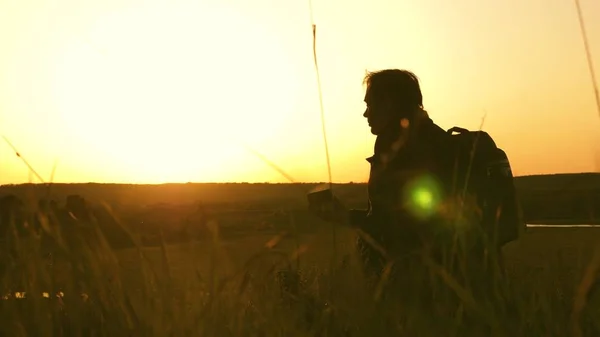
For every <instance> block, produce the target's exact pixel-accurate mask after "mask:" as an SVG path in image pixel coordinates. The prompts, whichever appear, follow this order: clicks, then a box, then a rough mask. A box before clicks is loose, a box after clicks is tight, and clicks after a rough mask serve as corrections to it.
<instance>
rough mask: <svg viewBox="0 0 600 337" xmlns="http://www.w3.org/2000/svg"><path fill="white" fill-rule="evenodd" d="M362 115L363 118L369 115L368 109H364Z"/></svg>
mask: <svg viewBox="0 0 600 337" xmlns="http://www.w3.org/2000/svg"><path fill="white" fill-rule="evenodd" d="M363 117H364V118H368V117H369V109H365V112H364V113H363Z"/></svg>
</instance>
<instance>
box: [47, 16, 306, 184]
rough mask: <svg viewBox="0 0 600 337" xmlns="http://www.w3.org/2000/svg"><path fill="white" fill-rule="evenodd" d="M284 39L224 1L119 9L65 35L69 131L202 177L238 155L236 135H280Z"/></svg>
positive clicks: (174, 175)
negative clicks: (85, 28)
mask: <svg viewBox="0 0 600 337" xmlns="http://www.w3.org/2000/svg"><path fill="white" fill-rule="evenodd" d="M280 45H281V44H280V43H278V42H277V40H276V38H275V37H274V36H273V35H272V34H270V33H269V32H268V31H267V30H265V29H261V26H260V24H259V23H257V22H252V21H251V20H250V19H249V18H246V17H242V16H240V15H237V14H236V13H235V12H233V11H231V10H228V9H227V8H225V7H221V8H217V7H206V6H200V5H198V6H185V7H183V6H180V7H175V6H168V7H164V8H163V7H154V8H136V9H130V10H127V11H121V12H118V13H115V14H112V15H110V16H105V17H104V18H103V19H102V20H99V21H97V22H96V23H95V24H94V25H93V26H92V27H91V28H90V29H89V30H88V31H86V32H85V33H81V34H80V35H77V36H72V39H71V40H70V41H69V42H68V43H65V44H64V46H63V49H62V53H61V54H60V57H59V58H58V59H57V60H56V62H55V72H54V83H53V88H54V90H55V93H54V97H55V98H56V100H57V105H58V108H59V109H60V112H61V116H62V119H63V121H62V122H63V123H64V125H65V126H66V127H67V128H68V129H69V132H70V133H72V136H73V138H72V139H73V141H74V142H81V143H82V145H84V146H89V147H91V148H94V150H95V151H99V152H101V153H103V155H106V156H107V157H106V159H107V162H111V163H115V164H114V165H119V166H120V167H121V168H122V169H126V170H129V171H134V172H136V174H139V175H141V176H143V177H144V179H146V180H152V181H167V180H168V181H190V180H202V175H203V174H204V173H207V172H208V171H211V172H215V171H217V170H221V169H222V168H223V166H231V164H232V163H235V158H233V157H234V155H235V153H238V151H239V149H238V147H239V144H240V143H246V144H248V143H249V144H253V145H256V146H260V144H262V143H265V142H269V141H270V140H271V139H273V138H274V137H276V136H277V132H278V129H279V126H280V125H281V123H283V122H284V120H285V117H286V116H285V112H286V111H287V110H289V109H291V105H292V104H293V98H294V91H295V87H294V83H293V79H294V75H293V68H292V67H291V66H290V65H289V64H288V62H287V60H288V59H289V58H288V57H287V56H286V55H285V51H284V50H282V49H281V48H280V47H279V46H280ZM205 158H210V160H209V161H207V160H206V159H205ZM182 168H185V169H182ZM226 172H227V171H224V173H226Z"/></svg>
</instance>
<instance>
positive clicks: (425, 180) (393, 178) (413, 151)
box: [312, 69, 499, 288]
mask: <svg viewBox="0 0 600 337" xmlns="http://www.w3.org/2000/svg"><path fill="white" fill-rule="evenodd" d="M364 83H365V84H366V93H365V97H364V102H365V104H366V110H365V112H364V114H363V116H364V117H365V118H366V119H367V121H368V124H369V126H370V128H371V133H373V134H374V135H375V136H377V139H376V141H375V148H374V154H373V156H372V157H370V158H367V161H368V162H369V163H370V165H371V169H370V176H369V182H368V194H369V207H368V210H366V211H364V210H351V211H346V209H345V208H344V207H343V206H342V205H341V203H340V202H339V201H338V200H337V199H335V197H333V198H332V200H333V204H332V205H331V207H329V208H323V207H321V208H318V209H317V208H315V207H312V209H313V211H314V212H315V213H317V215H318V216H320V217H321V218H322V219H324V220H328V221H333V222H343V223H346V224H349V225H351V226H352V227H355V228H358V229H359V230H360V231H359V234H360V235H359V237H358V242H357V248H358V251H359V255H360V257H361V259H362V263H363V267H364V268H365V271H366V274H367V275H368V276H375V278H374V279H375V280H379V279H380V277H381V276H382V274H385V273H388V272H390V270H391V271H392V272H391V277H392V278H393V279H404V280H406V279H407V278H411V277H414V278H416V277H417V276H416V274H415V272H413V271H412V270H413V268H415V267H416V268H417V269H419V268H420V270H421V271H423V270H425V269H427V268H423V266H424V265H426V264H427V263H424V262H425V261H428V262H429V263H430V264H431V263H437V265H438V266H439V265H442V267H443V268H448V269H452V268H456V265H457V264H458V263H457V262H456V258H457V256H454V257H449V253H450V251H452V254H454V255H456V253H457V252H458V250H457V249H456V242H457V233H459V232H460V233H462V234H465V233H468V234H466V235H462V236H461V238H462V239H461V240H462V241H461V244H462V243H466V244H464V245H463V247H462V251H461V253H463V255H462V256H461V257H459V258H462V259H466V258H467V257H468V260H469V261H468V262H469V264H473V265H476V266H480V265H483V264H482V263H480V262H483V259H481V258H480V257H481V256H483V255H484V254H483V250H484V249H483V248H482V247H480V246H478V242H479V241H478V240H477V239H476V238H475V237H476V236H477V235H474V234H473V233H476V232H477V231H476V230H475V231H470V230H467V229H469V228H472V227H469V225H468V223H471V225H472V224H478V223H477V221H476V220H473V221H469V220H468V219H467V220H464V221H463V223H467V225H464V226H462V228H459V229H458V230H457V226H456V224H455V222H456V219H457V218H456V217H455V216H453V213H452V212H453V210H454V209H455V208H456V207H455V206H456V204H457V203H456V200H455V199H454V198H452V197H451V194H450V193H449V189H450V188H449V186H451V185H452V181H453V177H454V173H455V172H454V166H453V163H454V162H455V161H454V155H455V151H454V149H453V148H452V147H451V146H450V143H451V141H450V139H451V137H452V136H451V135H450V134H449V133H448V132H446V131H445V130H443V129H442V128H440V127H439V126H437V125H436V124H435V123H434V122H433V121H432V120H431V118H429V115H428V114H427V112H426V111H425V110H424V109H423V96H422V93H421V88H420V85H419V80H418V78H417V77H416V76H415V74H413V73H412V72H410V71H407V70H399V69H386V70H381V71H377V72H372V73H368V74H367V76H366V77H365V80H364ZM467 206H469V204H467ZM476 212H477V209H476V208H475V207H474V208H473V210H472V212H471V213H468V212H465V214H474V213H476ZM459 241H460V240H459ZM476 248H481V249H480V250H477V249H476ZM465 253H466V255H464V254H465ZM479 253H481V254H479ZM471 255H472V256H471ZM475 255H477V258H473V256H475ZM488 255H490V254H488ZM492 255H493V256H499V255H498V254H491V255H490V256H492ZM424 258H425V259H424ZM427 258H430V259H427ZM448 261H451V262H452V261H454V262H453V263H450V264H453V265H454V267H452V266H447V263H448ZM471 262H475V263H471ZM445 264H446V265H445ZM391 266H394V267H393V268H388V267H391ZM471 269H473V268H471ZM425 273H427V271H425ZM398 274H404V277H395V276H398ZM479 274H482V273H479ZM387 277H388V278H389V277H390V274H389V273H388V275H387ZM409 281H414V280H409ZM417 282H419V281H417ZM413 283H414V282H413ZM413 286H414V285H408V284H406V287H401V288H407V287H413Z"/></svg>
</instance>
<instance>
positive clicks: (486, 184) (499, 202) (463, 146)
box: [447, 127, 525, 247]
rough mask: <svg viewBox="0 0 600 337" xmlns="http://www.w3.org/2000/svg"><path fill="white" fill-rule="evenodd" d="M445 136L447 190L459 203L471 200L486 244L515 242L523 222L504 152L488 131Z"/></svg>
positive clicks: (451, 131) (460, 131)
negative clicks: (451, 167)
mask: <svg viewBox="0 0 600 337" xmlns="http://www.w3.org/2000/svg"><path fill="white" fill-rule="evenodd" d="M447 133H448V134H449V135H450V140H449V145H450V154H451V156H450V158H452V159H453V160H452V161H453V163H449V164H450V165H453V169H451V170H449V172H452V173H453V177H451V182H452V186H450V191H452V193H453V194H454V195H455V196H458V197H459V199H458V200H465V198H466V197H467V196H471V197H472V199H474V201H475V203H476V206H477V207H476V208H478V220H479V222H480V223H479V225H480V227H481V229H482V230H483V232H484V234H485V235H486V237H487V238H488V240H489V241H488V242H492V243H493V244H494V245H495V246H497V247H502V246H503V245H505V244H506V243H508V242H511V241H515V240H517V239H518V238H519V236H520V235H521V233H522V231H523V230H524V229H525V223H524V222H523V219H522V215H521V209H520V206H519V203H518V199H517V193H516V188H515V184H514V179H513V174H512V170H511V166H510V162H509V160H508V157H507V155H506V153H505V152H504V151H503V150H502V149H500V148H498V146H497V145H496V143H495V142H494V140H493V139H492V137H491V136H490V135H489V134H488V133H487V132H484V131H469V130H466V129H463V128H460V127H453V128H451V129H449V130H448V131H447Z"/></svg>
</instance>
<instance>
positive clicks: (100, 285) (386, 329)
mask: <svg viewBox="0 0 600 337" xmlns="http://www.w3.org/2000/svg"><path fill="white" fill-rule="evenodd" d="M312 186H313V185H308V184H306V185H285V184H282V185H259V184H257V185H253V184H247V185H245V184H234V185H222V186H219V185H165V186H126V185H116V186H112V185H56V186H53V187H52V191H51V193H50V194H46V189H45V188H43V187H39V186H37V187H34V186H19V187H11V186H5V187H0V193H14V194H15V195H18V196H19V197H20V198H22V199H23V200H28V199H27V198H31V200H37V199H39V198H47V197H48V195H49V196H50V199H52V198H56V199H57V200H60V201H61V202H62V200H64V198H65V197H66V196H67V195H72V194H78V195H82V196H84V197H85V199H86V200H88V201H89V207H91V208H94V207H96V208H99V206H97V205H98V202H99V201H104V202H106V203H107V204H108V205H109V206H110V207H108V208H109V209H110V212H109V213H110V214H109V215H111V216H113V217H115V218H118V219H116V220H114V222H113V223H111V224H110V225H106V224H101V223H100V220H102V221H104V220H106V217H100V218H99V219H100V220H98V223H97V224H98V225H99V226H89V225H88V224H87V223H85V221H82V220H81V219H79V220H74V221H71V220H67V218H59V219H55V220H58V223H56V221H54V222H53V221H49V222H48V226H49V227H50V229H49V231H50V232H51V233H52V235H53V237H55V238H58V237H60V238H61V240H62V241H61V242H62V243H59V244H58V245H57V246H53V247H54V248H52V249H51V250H50V251H51V252H52V257H51V258H49V257H48V256H47V255H46V254H47V253H48V251H49V250H48V248H47V246H45V245H44V243H43V242H42V240H41V239H40V238H39V237H38V236H36V235H13V236H9V237H10V238H11V240H10V242H9V243H8V244H5V245H3V249H4V250H3V254H6V255H4V256H6V257H7V258H5V259H4V261H6V263H5V264H4V274H3V277H2V279H1V282H0V286H1V287H2V289H3V291H5V293H8V292H11V293H12V298H8V299H7V300H5V301H0V311H1V315H0V317H1V318H0V320H1V321H2V322H0V335H3V336H4V335H6V336H27V335H28V336H32V335H35V336H44V335H47V336H60V335H63V336H67V335H69V336H70V335H94V334H95V335H102V336H307V335H310V336H417V335H418V336H487V335H494V336H597V335H598V333H599V332H600V330H599V326H598V325H597V323H595V321H594V319H593V318H594V317H596V316H597V313H598V312H600V292H596V291H595V286H594V285H595V281H594V280H595V276H596V272H595V271H594V270H591V271H588V270H587V269H588V268H589V267H590V266H591V267H597V266H598V263H599V261H595V260H594V259H593V256H594V249H595V247H597V246H598V243H600V229H596V228H530V229H528V231H527V233H526V234H525V235H524V236H523V237H522V238H521V239H520V240H519V241H517V242H514V243H511V244H509V245H507V246H506V247H505V249H504V254H505V257H506V267H507V270H508V273H507V276H506V277H503V276H497V278H496V281H497V283H495V285H494V289H495V291H493V292H490V293H489V294H487V295H486V296H484V297H476V299H475V300H474V301H472V300H470V295H469V294H470V293H472V292H471V288H470V286H469V285H467V284H460V282H459V285H458V286H456V285H455V284H453V283H452V280H451V279H450V280H448V279H444V278H443V277H441V276H440V275H441V274H440V275H438V274H435V273H434V274H435V275H438V276H439V279H440V280H438V281H437V282H438V283H435V284H436V289H437V291H438V296H439V298H440V299H439V300H438V301H437V302H436V305H435V306H434V308H433V309H432V308H431V307H425V304H424V303H425V302H427V301H424V300H422V297H420V296H421V295H419V294H420V291H421V290H422V289H420V288H423V287H424V285H423V286H421V287H419V285H420V284H421V283H423V284H425V282H419V281H416V282H413V285H414V288H411V289H406V291H405V292H404V293H403V295H402V296H404V297H402V298H403V299H404V300H402V301H398V300H392V299H386V298H382V299H378V298H377V295H376V294H377V292H376V291H373V290H369V289H370V288H368V287H367V286H366V281H365V279H364V276H363V275H362V273H361V271H360V268H359V267H358V264H357V261H356V259H355V258H356V257H355V256H354V252H355V251H354V240H355V237H356V233H355V232H354V231H353V230H350V229H345V228H339V227H335V228H334V227H332V226H331V225H328V224H325V223H322V222H320V221H318V220H316V219H314V218H313V217H311V216H310V215H309V214H308V213H307V212H306V211H305V210H303V208H304V205H305V201H304V193H305V192H306V191H308V190H309V189H310V188H311V187H312ZM521 188H522V187H521ZM561 188H564V187H561ZM35 189H38V190H35ZM337 190H338V191H339V192H338V194H339V195H340V197H341V198H342V200H344V201H345V202H346V203H347V204H348V205H350V206H352V207H357V208H360V207H364V203H365V200H364V198H365V194H364V193H365V186H364V185H362V184H352V185H345V186H339V188H338V189H337ZM538 190H540V189H539V188H533V187H530V188H529V190H528V191H538ZM566 191H567V192H569V191H574V189H573V188H571V189H570V190H569V189H568V188H567V190H566ZM567 192H565V193H567ZM572 193H573V194H572V195H574V196H576V197H579V194H577V193H575V192H572ZM546 195H547V198H548V200H550V195H552V193H551V192H550V193H547V194H546ZM556 199H557V198H554V199H553V200H556ZM530 202H531V201H530ZM28 204H31V203H28V202H27V201H26V202H25V206H24V207H25V208H27V207H33V206H27V205H28ZM33 208H35V207H33ZM548 220H551V219H548ZM571 220H573V219H571ZM90 223H94V221H93V220H90ZM98 229H100V230H98ZM125 229H127V230H125ZM117 231H122V232H123V233H125V232H127V231H129V234H127V233H125V234H120V235H115V234H114V233H115V232H117ZM13 233H15V232H13ZM124 238H128V239H127V240H125V239H124ZM111 240H112V241H111ZM58 241H60V240H58ZM125 241H127V242H125ZM7 242H8V241H7ZM586 273H587V274H586ZM419 275H421V274H419V273H417V272H415V274H410V276H409V278H411V279H415V280H418V278H419V277H422V275H421V276H419ZM584 275H588V276H590V282H589V284H586V282H582V280H583V279H584ZM16 291H25V292H26V296H25V297H26V299H15V298H14V297H15V292H16ZM59 291H60V292H63V293H64V297H62V298H60V299H59V300H49V299H45V298H43V296H42V295H41V294H42V293H43V292H47V293H49V294H50V295H54V294H55V293H57V292H59ZM473 291H474V290H473ZM82 293H84V294H85V296H84V297H80V296H79V294H82ZM37 294H39V295H37ZM473 294H474V293H473ZM18 296H22V295H18ZM473 296H474V295H473ZM52 297H53V296H52ZM436 298H437V297H436ZM582 300H586V301H587V303H586V301H583V304H582V305H581V306H578V305H579V304H577V305H575V306H574V304H575V303H580V301H582ZM456 301H458V302H456ZM448 303H452V305H453V306H452V305H450V304H448ZM457 303H459V304H460V305H458V304H457ZM457 305H458V306H457ZM574 308H576V309H574ZM573 315H574V316H573ZM572 317H574V318H572ZM432 322H435V324H432ZM578 328H579V329H578ZM79 333H81V334H79Z"/></svg>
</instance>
